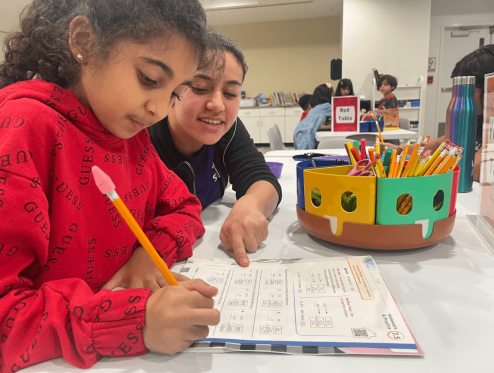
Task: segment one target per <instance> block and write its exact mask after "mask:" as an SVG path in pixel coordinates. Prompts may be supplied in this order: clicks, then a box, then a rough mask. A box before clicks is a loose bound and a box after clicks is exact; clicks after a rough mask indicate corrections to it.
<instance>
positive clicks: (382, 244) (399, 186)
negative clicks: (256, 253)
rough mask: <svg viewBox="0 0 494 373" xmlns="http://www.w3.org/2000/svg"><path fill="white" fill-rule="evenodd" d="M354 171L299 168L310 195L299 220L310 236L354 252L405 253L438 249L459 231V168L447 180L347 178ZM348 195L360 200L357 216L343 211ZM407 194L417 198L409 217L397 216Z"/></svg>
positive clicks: (440, 177) (301, 207)
mask: <svg viewBox="0 0 494 373" xmlns="http://www.w3.org/2000/svg"><path fill="white" fill-rule="evenodd" d="M351 169H352V166H343V167H332V168H317V169H307V168H306V169H304V170H299V169H297V178H298V180H297V185H299V184H300V183H301V184H302V185H303V188H304V189H303V192H304V194H305V198H304V200H303V204H302V203H301V202H300V198H299V202H298V206H297V217H298V220H299V223H300V225H301V227H302V228H303V229H305V230H306V231H307V232H308V233H309V234H311V235H313V236H315V237H318V238H320V239H323V240H326V241H329V242H332V243H335V244H339V245H344V246H349V247H355V248H363V249H375V250H404V249H414V248H419V247H424V246H430V245H433V244H436V243H438V242H440V241H442V240H443V239H444V238H446V237H447V236H448V235H449V234H450V233H451V231H452V230H453V227H454V223H455V218H456V209H455V204H456V197H457V189H458V177H459V172H460V169H459V167H456V168H455V171H454V172H450V173H446V174H442V175H433V176H423V177H415V178H400V179H380V178H376V177H369V176H366V177H363V176H346V174H347V173H348V172H349V171H350V170H351ZM300 173H302V176H303V178H304V179H303V180H302V181H301V180H300V176H299V175H300ZM345 192H351V193H353V194H355V196H356V200H357V202H356V205H355V206H354V207H355V210H353V211H350V212H349V211H346V210H345V209H344V208H343V205H342V203H343V199H342V196H343V195H344V194H345ZM402 195H405V196H406V195H410V196H411V198H412V205H411V206H412V208H411V209H410V210H409V211H407V213H406V214H405V215H402V214H400V213H398V211H397V209H398V207H397V200H398V198H400V196H402ZM405 196H403V197H401V198H405ZM438 196H439V198H438ZM314 197H318V198H314ZM435 199H439V200H440V201H441V203H442V204H441V207H440V208H438V206H439V204H437V203H436V202H437V201H436V202H435ZM435 207H436V208H435Z"/></svg>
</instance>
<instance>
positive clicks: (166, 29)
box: [0, 0, 207, 88]
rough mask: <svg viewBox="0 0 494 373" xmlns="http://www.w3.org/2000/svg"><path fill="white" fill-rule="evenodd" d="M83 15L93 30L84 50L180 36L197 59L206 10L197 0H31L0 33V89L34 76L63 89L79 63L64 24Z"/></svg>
mask: <svg viewBox="0 0 494 373" xmlns="http://www.w3.org/2000/svg"><path fill="white" fill-rule="evenodd" d="M77 16H86V17H87V18H88V19H89V21H90V23H91V25H92V27H93V30H94V33H95V35H96V41H95V43H94V45H91V51H90V53H89V54H90V55H97V56H98V57H100V58H103V59H105V58H107V57H108V55H109V53H110V51H111V47H112V46H113V45H115V43H116V42H117V41H121V40H126V39H130V40H132V41H134V42H138V43H146V42H148V41H149V40H152V39H153V38H163V37H168V36H173V35H180V36H182V37H184V38H185V39H186V40H187V41H188V42H189V43H190V44H191V46H192V47H193V49H194V50H195V52H196V56H197V58H198V59H199V58H201V57H202V55H203V53H204V49H205V45H206V39H205V35H206V32H207V29H206V14H205V12H204V9H203V7H202V5H201V4H200V2H199V0H34V1H33V3H32V4H31V5H30V6H28V7H26V8H25V9H24V11H23V12H22V14H21V30H20V31H19V32H14V33H13V34H12V35H10V36H8V37H7V38H6V42H5V61H4V62H3V63H2V64H0V88H3V87H5V86H7V85H9V84H12V83H15V82H18V81H21V80H29V79H32V78H35V77H39V78H41V79H44V80H47V81H49V82H54V83H57V84H59V85H61V86H62V87H65V88H67V87H68V86H70V85H71V84H72V82H73V81H74V80H75V79H76V77H77V75H78V73H79V69H80V65H79V63H78V62H77V61H76V60H75V58H74V57H73V55H72V52H71V49H70V47H69V26H70V23H71V21H72V20H73V19H74V18H75V17H77Z"/></svg>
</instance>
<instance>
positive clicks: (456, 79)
mask: <svg viewBox="0 0 494 373" xmlns="http://www.w3.org/2000/svg"><path fill="white" fill-rule="evenodd" d="M460 84H461V76H455V77H454V78H453V85H460Z"/></svg>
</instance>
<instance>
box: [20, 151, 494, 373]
mask: <svg viewBox="0 0 494 373" xmlns="http://www.w3.org/2000/svg"><path fill="white" fill-rule="evenodd" d="M266 159H267V160H268V161H274V162H283V163H284V168H283V172H282V175H281V178H280V179H279V180H280V183H281V186H282V188H283V201H282V203H281V205H280V206H279V208H278V210H277V211H276V212H275V214H274V215H273V216H272V217H271V218H270V225H269V237H268V239H267V240H266V241H265V243H264V244H263V246H262V248H260V249H259V250H258V251H257V253H255V254H251V255H250V256H251V259H260V258H280V257H285V258H318V257H331V256H349V255H368V254H370V255H372V256H373V257H374V259H375V260H376V262H377V264H378V265H379V268H380V271H381V273H382V275H383V277H384V279H385V280H386V283H387V285H388V287H389V289H390V291H391V293H392V294H393V295H394V297H395V299H396V301H397V302H398V304H399V305H400V307H401V309H402V311H403V313H404V316H405V318H406V320H407V321H408V323H409V325H410V328H411V330H412V332H413V333H414V335H415V337H416V338H417V341H418V343H419V344H420V346H421V347H422V349H423V351H424V353H425V357H424V358H417V357H396V356H394V357H376V356H372V357H366V356H291V355H275V354H268V353H266V354H263V353H253V352H249V353H226V354H221V353H217V354H210V353H194V352H184V353H181V354H178V355H176V356H166V355H163V354H159V353H149V354H147V355H145V356H140V357H135V358H126V359H124V358H119V359H110V358H104V359H102V360H101V361H100V362H98V363H97V364H96V365H94V366H93V367H92V368H91V372H101V373H110V372H111V373H123V372H125V373H128V372H129V373H130V372H135V373H138V372H139V373H141V372H181V373H196V372H215V373H216V372H225V373H231V372H232V371H234V372H235V373H243V372H246V373H247V372H248V373H252V372H266V373H268V372H269V373H271V372H283V373H292V372H293V373H300V372H327V371H331V372H379V373H396V372H399V373H417V372H420V373H443V372H447V373H464V372H472V373H491V372H492V369H493V366H494V354H493V353H492V346H493V345H494V343H493V335H494V257H493V255H494V253H493V252H491V250H490V249H489V248H488V247H487V246H486V245H485V244H484V242H483V241H482V240H481V238H480V237H479V236H478V235H477V234H476V233H475V232H474V230H473V228H472V227H471V226H470V224H469V223H468V222H467V221H466V219H465V215H468V214H475V213H476V208H477V206H478V200H479V187H478V184H475V187H474V191H473V192H471V193H467V194H460V195H459V196H458V204H457V211H458V212H457V219H456V224H455V228H454V230H453V232H452V234H451V236H450V237H448V238H446V239H445V240H444V241H443V242H441V243H439V244H437V245H435V246H433V247H426V248H423V249H416V250H408V251H393V252H389V251H382V252H381V251H376V250H374V251H369V250H357V249H351V248H346V247H342V246H336V245H333V244H330V243H328V242H325V241H322V240H319V239H317V238H315V237H311V236H309V235H308V234H307V233H306V232H305V231H304V230H303V229H302V228H301V227H300V225H299V224H298V221H297V216H296V210H295V204H296V172H295V164H296V162H295V161H294V160H293V159H292V158H291V157H286V156H285V157H282V156H280V157H271V156H268V157H266ZM234 202H235V195H234V192H233V191H231V190H229V191H227V192H226V194H225V196H224V198H223V199H222V200H221V201H219V202H216V203H214V204H212V205H211V206H209V207H208V208H207V209H206V210H204V212H203V214H202V218H203V221H204V224H205V226H206V234H205V236H204V237H203V238H201V239H200V240H199V242H198V244H197V245H196V247H195V249H194V256H195V257H197V258H225V257H227V256H228V254H227V253H225V252H224V251H222V250H220V249H219V248H218V246H219V244H220V240H219V238H218V235H219V232H220V228H221V225H222V223H223V221H224V219H225V218H226V216H227V215H228V213H229V212H230V209H231V206H232V205H233V204H234ZM76 371H77V372H82V371H80V370H78V369H76V368H74V367H72V366H70V365H69V364H67V363H66V362H64V361H63V360H62V359H55V360H52V361H49V362H45V363H42V364H38V365H35V366H32V367H29V368H26V369H24V370H23V372H76Z"/></svg>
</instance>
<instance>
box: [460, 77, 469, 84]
mask: <svg viewBox="0 0 494 373" xmlns="http://www.w3.org/2000/svg"><path fill="white" fill-rule="evenodd" d="M460 81H461V82H460V84H461V85H467V84H468V76H460Z"/></svg>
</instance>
